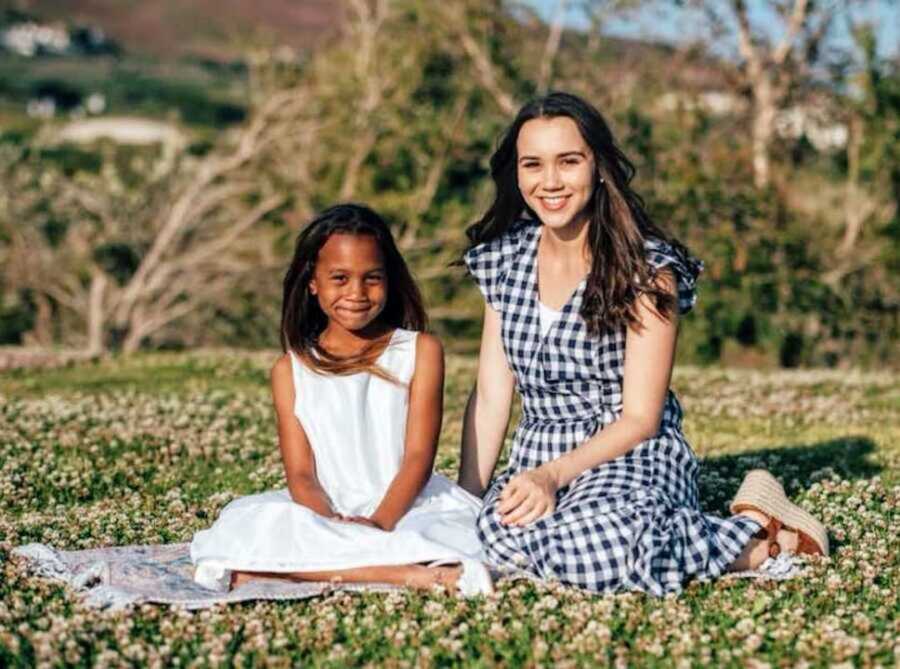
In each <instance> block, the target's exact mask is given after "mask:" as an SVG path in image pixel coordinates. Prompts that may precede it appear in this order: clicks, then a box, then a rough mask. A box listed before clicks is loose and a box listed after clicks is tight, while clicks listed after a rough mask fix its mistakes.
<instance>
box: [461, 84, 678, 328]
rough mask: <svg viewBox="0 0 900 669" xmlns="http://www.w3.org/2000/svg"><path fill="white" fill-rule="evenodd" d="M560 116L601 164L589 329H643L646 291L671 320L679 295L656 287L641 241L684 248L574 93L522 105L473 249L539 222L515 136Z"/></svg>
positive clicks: (584, 312)
mask: <svg viewBox="0 0 900 669" xmlns="http://www.w3.org/2000/svg"><path fill="white" fill-rule="evenodd" d="M561 116H564V117H567V118H570V119H572V120H573V121H574V122H575V125H577V126H578V130H579V132H580V133H581V136H582V138H583V139H584V141H585V142H586V143H587V145H588V146H589V147H590V149H591V152H592V153H593V154H594V165H595V166H596V168H595V169H596V171H595V173H594V192H593V195H592V196H591V199H590V201H589V202H588V204H587V206H586V213H587V215H588V217H589V223H588V233H587V244H588V245H589V247H590V251H591V269H590V272H589V274H588V279H587V285H586V287H585V292H584V298H583V300H582V305H581V317H582V318H583V319H584V320H585V322H586V323H587V327H588V331H589V332H591V333H594V334H597V333H600V332H602V331H604V330H608V329H615V328H619V327H622V326H624V325H638V326H639V322H638V318H637V314H636V299H637V297H638V296H639V295H641V294H642V293H645V294H647V295H649V296H650V297H651V299H652V300H653V302H654V304H655V307H656V310H657V312H659V314H660V315H662V316H663V317H666V318H668V317H669V316H670V315H671V313H672V310H673V309H675V306H676V300H675V298H674V297H673V296H672V295H671V294H669V293H668V292H666V291H665V290H663V289H661V288H660V287H659V286H658V285H657V283H656V281H657V275H658V272H657V271H656V270H655V269H654V268H653V267H652V266H650V265H649V264H648V263H647V261H646V259H645V250H644V241H645V240H646V239H648V238H657V239H661V240H664V241H667V242H669V243H671V244H673V245H674V246H675V247H676V248H678V249H679V250H681V251H683V252H685V253H686V252H687V250H686V249H685V248H684V247H683V246H682V245H681V244H680V243H679V242H678V241H677V240H675V239H673V238H671V237H669V236H668V235H666V234H665V233H664V232H663V231H662V230H661V229H660V228H659V227H657V226H656V225H655V224H654V223H653V221H651V220H650V217H649V216H648V215H647V212H646V210H645V208H644V202H643V200H642V199H641V198H640V196H638V194H637V193H635V192H634V191H633V190H631V187H630V185H629V184H630V183H631V180H632V179H633V178H634V174H635V168H634V166H633V165H632V164H631V162H630V161H629V160H628V159H627V158H626V157H625V154H623V153H622V151H621V150H620V149H619V147H618V146H616V143H615V139H614V138H613V135H612V132H611V131H610V129H609V125H608V124H607V123H606V121H605V120H604V118H603V116H602V115H601V114H600V112H599V111H597V109H596V108H595V107H593V106H592V105H591V104H590V103H588V102H586V101H585V100H583V99H581V98H579V97H578V96H576V95H572V94H570V93H560V92H553V93H550V94H548V95H546V96H545V97H541V98H537V99H535V100H532V101H531V102H529V103H527V104H526V105H525V106H524V107H522V109H520V110H519V113H518V115H517V116H516V118H515V120H514V121H513V122H512V124H511V125H510V126H509V128H507V130H506V132H505V133H504V134H503V136H502V137H501V139H500V142H499V145H498V147H497V150H496V151H495V152H494V155H493V156H491V177H492V178H493V180H494V184H495V186H496V196H495V199H494V202H493V204H491V206H490V208H489V209H488V210H487V213H485V215H484V216H483V217H482V218H481V220H479V221H477V222H476V223H474V224H473V225H471V226H470V227H469V228H468V229H467V230H466V235H467V237H468V238H469V248H471V247H473V246H475V245H476V244H480V243H482V242H487V241H490V240H492V239H496V238H497V237H499V236H500V235H502V234H503V233H504V232H505V231H506V230H507V229H509V227H510V226H511V225H512V224H513V223H515V222H516V221H517V220H519V219H521V218H522V216H523V215H525V214H526V213H527V214H528V215H529V216H531V217H532V218H534V219H535V220H539V218H538V216H537V215H536V214H535V212H533V211H531V210H530V209H529V207H528V206H527V205H526V204H525V200H524V198H523V197H522V194H521V192H520V191H519V184H518V179H517V174H516V165H517V161H518V155H517V151H516V141H517V140H518V138H519V131H520V130H521V129H522V126H523V125H525V123H527V122H528V121H531V120H532V119H537V118H556V117H561Z"/></svg>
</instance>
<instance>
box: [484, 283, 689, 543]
mask: <svg viewBox="0 0 900 669" xmlns="http://www.w3.org/2000/svg"><path fill="white" fill-rule="evenodd" d="M659 285H660V287H662V288H664V289H665V290H667V291H668V292H670V293H672V294H673V295H674V294H675V280H674V277H673V276H672V274H671V273H670V272H664V273H663V274H662V275H661V277H660V279H659ZM637 315H638V318H639V322H640V323H641V327H639V328H634V327H629V328H628V331H627V333H626V337H625V370H624V378H623V381H622V384H623V385H622V414H621V416H620V417H619V418H618V420H616V421H615V422H613V423H611V424H610V425H608V426H606V427H605V428H603V429H602V430H601V431H599V432H597V434H595V435H594V436H593V437H591V438H590V439H588V440H587V441H585V442H584V443H583V444H581V445H580V446H579V447H578V448H576V449H574V450H572V451H570V452H569V453H566V454H565V455H563V456H561V457H559V458H557V459H556V460H553V461H551V462H548V463H546V464H544V465H541V466H540V467H538V468H536V469H533V470H530V471H527V472H523V473H522V474H520V475H519V476H517V477H515V478H513V479H512V480H510V482H509V483H508V484H507V486H506V488H504V489H503V491H502V492H501V494H500V504H499V505H498V507H497V510H498V511H499V512H500V514H501V520H502V522H504V523H505V524H509V525H527V524H529V523H531V522H533V521H534V520H537V519H538V518H540V517H541V516H543V515H545V514H547V513H551V512H552V511H553V509H554V508H555V494H556V491H557V490H558V489H559V488H561V487H562V486H565V485H568V484H569V483H571V482H572V481H573V480H574V479H575V478H577V477H578V476H579V475H580V474H582V473H583V472H585V471H587V470H588V469H592V468H594V467H596V466H598V465H600V464H602V463H604V462H609V461H610V460H615V459H616V458H618V457H619V456H621V455H624V454H625V453H628V452H629V451H630V450H632V449H633V448H634V447H635V446H637V445H638V444H640V443H641V442H642V441H645V440H647V439H650V438H651V437H654V436H656V434H657V432H658V431H659V425H660V421H661V420H662V414H663V408H664V406H665V401H666V394H667V393H668V390H669V381H670V380H671V377H672V364H673V361H674V357H675V341H676V338H677V335H678V320H677V314H676V313H675V311H674V310H673V312H672V314H671V315H670V316H669V318H668V319H666V318H663V317H662V316H660V314H659V313H658V312H657V311H656V309H655V307H654V306H653V303H652V302H651V300H650V299H649V298H647V297H646V296H641V297H640V298H638V304H637Z"/></svg>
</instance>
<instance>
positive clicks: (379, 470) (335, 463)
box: [191, 329, 483, 589]
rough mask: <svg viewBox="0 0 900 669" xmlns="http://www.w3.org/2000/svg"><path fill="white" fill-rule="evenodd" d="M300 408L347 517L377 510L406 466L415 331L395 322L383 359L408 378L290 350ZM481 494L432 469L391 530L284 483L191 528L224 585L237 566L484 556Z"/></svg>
mask: <svg viewBox="0 0 900 669" xmlns="http://www.w3.org/2000/svg"><path fill="white" fill-rule="evenodd" d="M290 358H291V367H292V370H293V379H294V389H295V396H296V401H295V404H294V414H295V415H296V417H297V420H299V421H300V425H301V426H302V427H303V430H304V432H305V433H306V436H307V438H308V440H309V444H310V446H311V448H312V450H313V454H314V456H315V462H316V475H317V477H318V479H319V482H320V483H321V485H322V488H323V489H324V490H325V492H326V493H327V494H328V497H329V498H330V500H331V504H332V508H333V509H334V510H335V511H336V512H338V513H340V514H342V515H347V516H351V515H362V516H368V515H371V514H372V513H373V512H374V511H375V509H376V508H377V507H378V505H379V504H380V503H381V500H382V499H383V498H384V494H385V492H386V491H387V489H388V486H390V484H391V482H392V481H393V479H394V477H395V476H396V474H397V472H398V471H399V469H400V463H401V460H402V458H403V451H404V443H405V435H406V418H407V411H408V408H409V389H408V384H409V381H410V379H411V378H412V375H413V371H414V369H415V364H416V333H415V332H411V331H409V330H402V329H398V330H396V331H395V332H394V334H393V335H392V337H391V341H390V343H389V345H388V347H387V348H386V349H385V351H384V353H382V355H381V356H380V357H379V359H378V365H379V366H380V367H382V368H383V369H385V370H387V371H388V372H390V373H391V374H393V375H394V376H395V377H396V378H397V379H399V380H400V381H402V382H403V384H404V386H398V385H397V384H395V383H390V382H388V381H385V380H384V379H380V378H378V377H376V376H374V375H372V374H369V373H359V374H353V375H350V376H333V375H323V374H318V373H316V372H313V371H312V370H310V369H309V368H308V367H306V365H304V364H303V363H302V362H301V361H300V360H299V358H297V357H296V356H295V355H294V354H293V353H291V354H290ZM480 508H481V500H479V499H478V498H476V497H474V496H472V495H470V494H469V493H467V492H466V491H465V490H463V489H462V488H460V487H459V486H457V485H456V484H454V483H452V482H451V481H450V480H448V479H447V478H446V477H444V476H442V475H440V474H433V475H432V476H431V478H430V480H429V481H428V483H427V484H426V485H425V488H424V489H423V490H422V492H421V493H420V494H419V496H418V498H417V499H416V501H415V503H414V504H413V507H412V508H411V509H410V510H409V511H408V512H407V513H406V515H405V516H403V518H402V519H401V520H400V521H399V522H398V523H397V526H396V527H395V529H394V530H393V531H391V532H385V531H383V530H379V529H375V528H372V527H367V526H364V525H359V524H354V523H346V522H341V521H336V520H330V519H327V518H325V517H323V516H320V515H318V514H316V513H314V512H313V511H312V510H310V509H308V508H307V507H305V506H301V505H300V504H297V503H296V502H294V501H293V500H292V499H291V496H290V493H289V492H288V490H287V489H282V490H276V491H271V492H265V493H261V494H258V495H249V496H247V497H241V498H239V499H236V500H234V501H232V502H231V503H229V504H228V505H227V506H226V507H225V508H224V509H223V510H222V512H221V513H220V514H219V518H218V519H217V520H216V522H215V523H214V524H213V526H212V527H211V528H209V529H208V530H202V531H200V532H197V533H196V534H195V535H194V538H193V541H192V542H191V560H192V561H193V563H194V565H196V569H195V575H194V578H195V580H196V581H197V582H198V583H200V584H201V585H205V586H207V587H210V588H217V589H218V588H221V587H225V586H227V584H228V582H229V580H230V573H231V571H257V572H282V573H283V572H302V571H322V570H335V569H351V568H355V567H366V566H376V565H402V564H411V563H415V562H429V561H433V560H447V561H451V560H461V559H464V558H465V559H475V560H478V561H483V554H482V549H481V543H480V542H479V540H478V536H477V534H476V529H475V521H476V518H477V516H478V512H479V510H480Z"/></svg>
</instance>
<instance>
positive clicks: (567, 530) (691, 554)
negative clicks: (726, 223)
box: [465, 220, 759, 596]
mask: <svg viewBox="0 0 900 669" xmlns="http://www.w3.org/2000/svg"><path fill="white" fill-rule="evenodd" d="M539 238H540V225H539V224H538V223H536V222H534V221H529V220H522V221H519V222H518V223H516V224H515V225H513V226H512V227H511V228H510V229H509V230H508V231H507V232H506V233H505V234H504V235H502V236H501V237H499V238H497V239H495V240H492V241H490V242H487V243H485V244H480V245H478V246H475V247H473V248H472V249H470V250H469V251H468V252H467V253H466V255H465V262H466V265H467V266H468V269H469V273H470V274H471V275H472V277H473V278H474V279H475V281H476V283H477V284H478V286H479V288H480V289H481V291H482V293H483V294H484V297H485V300H486V302H487V303H488V304H489V305H490V306H491V307H492V308H493V309H494V310H495V311H497V312H498V313H499V314H500V316H501V321H502V328H501V333H502V339H503V346H504V350H505V352H506V356H507V360H508V361H509V363H510V366H511V368H512V370H513V373H514V375H515V379H516V388H517V390H518V392H519V394H520V395H521V397H522V409H523V416H522V420H521V422H520V423H519V425H518V427H517V428H516V431H515V435H514V437H513V446H512V453H511V454H510V464H509V467H508V469H507V470H506V471H504V472H503V473H502V474H500V476H499V477H498V478H497V479H496V480H495V481H494V482H493V484H492V485H491V487H490V489H489V490H488V492H487V494H486V496H485V503H484V507H483V509H482V511H481V514H480V516H479V519H478V531H479V535H480V537H481V541H482V543H483V544H484V547H485V551H486V553H487V556H488V559H489V560H490V561H491V563H492V565H493V566H495V567H497V568H499V569H501V570H510V571H521V570H524V571H526V572H529V573H531V574H533V575H535V576H538V577H541V578H546V579H558V580H560V581H563V582H565V583H567V584H570V585H574V586H578V587H582V588H585V589H588V590H591V591H595V592H609V591H615V590H639V591H643V592H648V593H651V594H654V595H660V596H661V595H664V594H666V593H669V592H678V591H680V590H681V588H682V587H683V585H684V583H685V582H686V581H687V580H689V579H690V578H693V577H705V578H710V577H715V576H718V575H719V574H721V573H722V572H723V571H724V570H725V568H726V567H727V566H728V565H729V564H730V563H731V562H732V561H733V560H734V559H735V558H736V557H737V556H738V555H739V554H740V553H741V551H742V550H743V548H744V546H745V545H746V544H747V542H748V541H749V540H750V538H751V537H752V536H753V534H754V533H756V532H757V531H758V530H759V525H758V524H756V523H755V522H754V521H752V520H749V519H747V518H745V517H743V516H734V517H731V518H728V519H722V518H717V517H715V516H711V515H708V514H704V513H702V512H701V511H700V506H699V501H698V493H697V469H698V462H697V458H696V457H695V455H694V453H693V452H692V451H691V448H690V446H689V445H688V444H687V442H686V441H685V439H684V436H683V435H682V432H681V417H682V412H681V407H680V405H679V404H678V400H677V399H676V398H675V395H674V394H672V392H671V391H670V392H669V394H668V397H667V399H666V403H665V408H664V414H663V420H662V424H661V427H660V431H659V433H658V434H657V436H656V437H654V438H653V439H649V440H647V441H644V442H642V443H641V444H639V445H638V446H637V447H636V448H634V449H633V450H632V451H630V452H629V453H627V454H626V455H624V456H622V457H620V458H617V459H616V460H613V461H612V462H608V463H604V464H603V465H601V466H599V467H596V468H594V469H592V470H589V471H586V472H584V473H582V474H581V475H580V476H579V477H578V478H576V479H575V480H574V481H572V483H571V484H569V485H568V486H566V487H565V488H563V489H561V490H560V491H559V492H558V493H557V506H556V511H555V512H554V513H553V514H552V515H551V516H547V517H545V518H542V519H540V520H538V521H536V522H534V523H532V524H531V525H529V526H528V527H524V528H516V527H505V526H503V525H501V524H500V523H499V519H498V515H497V511H496V504H497V499H498V495H499V493H500V491H501V490H502V489H503V487H504V486H505V485H506V483H507V482H508V481H509V480H510V478H512V477H513V476H514V475H515V474H517V473H519V472H521V471H523V470H526V469H530V468H534V467H537V466H539V465H541V464H543V463H545V462H547V461H549V460H553V459H555V458H558V457H559V456H561V455H562V454H564V453H566V452H567V451H569V450H571V449H573V448H575V447H576V446H578V445H579V444H581V443H583V442H584V441H585V440H586V439H588V438H589V437H590V436H592V435H593V434H594V433H596V432H597V431H598V430H600V429H602V428H603V427H604V426H606V425H609V424H610V423H612V422H613V421H615V420H616V418H617V417H618V416H619V415H620V414H621V411H622V378H623V371H624V361H625V331H624V329H622V330H620V331H614V332H608V333H605V334H603V335H601V336H593V335H590V334H589V333H588V332H587V328H586V326H585V323H584V321H583V319H582V318H581V317H580V315H579V313H578V312H579V310H580V308H581V301H582V296H583V293H584V287H585V284H584V282H582V284H581V285H580V286H579V287H578V288H577V289H576V290H575V292H574V294H573V295H572V297H571V298H570V299H569V302H568V303H567V304H566V305H565V306H564V307H563V309H562V313H561V315H560V318H559V320H558V321H557V322H556V323H555V324H554V325H553V327H552V329H551V330H550V331H549V332H548V333H547V335H546V336H542V335H541V328H540V322H539V311H538V286H537V271H536V261H537V246H538V240H539ZM646 252H647V255H646V257H647V261H648V262H649V263H650V264H652V265H653V266H655V267H657V268H662V267H667V268H670V269H671V270H673V272H674V274H675V277H676V281H677V286H678V304H679V310H680V311H682V312H686V311H688V310H690V309H691V307H693V305H694V302H695V300H696V291H695V282H696V279H697V275H698V274H699V273H700V271H701V269H702V265H701V263H700V262H699V261H697V260H696V259H694V258H690V257H687V256H685V255H684V254H682V253H680V252H679V251H677V250H676V249H675V248H674V247H672V246H671V245H669V244H668V243H666V242H663V241H662V240H656V239H653V240H649V241H648V242H647V244H646Z"/></svg>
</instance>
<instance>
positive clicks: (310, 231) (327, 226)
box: [281, 204, 428, 378]
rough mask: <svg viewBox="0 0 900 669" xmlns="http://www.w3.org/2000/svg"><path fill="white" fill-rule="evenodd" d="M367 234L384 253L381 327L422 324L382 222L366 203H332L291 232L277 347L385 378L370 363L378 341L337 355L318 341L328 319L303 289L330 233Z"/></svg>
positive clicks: (310, 360)
mask: <svg viewBox="0 0 900 669" xmlns="http://www.w3.org/2000/svg"><path fill="white" fill-rule="evenodd" d="M339 233H340V234H347V235H368V236H371V237H373V238H374V239H375V242H376V243H377V244H378V247H379V249H380V250H381V256H382V258H384V268H385V274H386V275H387V279H386V280H387V303H386V304H385V306H384V310H383V311H382V312H381V314H380V315H379V316H378V320H379V321H380V322H381V323H382V324H384V325H385V327H386V328H405V329H407V330H419V331H421V330H425V329H426V328H427V327H428V319H427V317H426V315H425V308H424V307H423V306H422V295H421V294H420V293H419V288H418V286H416V282H415V280H414V279H413V278H412V275H411V274H410V271H409V268H408V267H407V266H406V262H405V261H404V260H403V256H401V255H400V252H399V251H398V250H397V245H396V244H395V243H394V238H393V237H392V236H391V231H390V229H389V228H388V226H387V223H385V222H384V220H383V219H382V218H381V216H379V215H378V214H376V213H375V212H374V211H372V210H371V209H369V208H368V207H364V206H362V205H358V204H338V205H335V206H333V207H330V208H328V209H326V210H325V211H323V212H322V213H321V214H319V215H318V216H317V217H316V218H315V219H313V221H312V222H311V223H310V224H309V225H307V226H306V227H305V228H304V229H303V230H302V231H301V232H300V234H299V236H298V237H297V245H296V247H295V249H294V257H293V259H292V260H291V264H290V267H288V271H287V274H285V277H284V298H283V301H282V303H281V348H282V350H283V351H284V352H288V351H293V352H294V353H296V354H297V355H298V356H300V358H301V359H303V360H304V362H306V363H307V364H308V365H310V366H311V367H313V369H316V370H318V371H321V372H324V373H329V374H353V373H356V372H360V371H369V372H372V373H374V374H376V375H378V376H383V377H387V378H389V377H388V376H387V375H386V374H385V373H384V372H383V371H382V370H380V369H379V368H378V367H377V366H376V365H375V360H376V359H377V357H378V355H379V354H380V350H379V348H380V349H381V350H383V342H381V341H376V342H373V345H372V346H369V347H367V348H366V349H365V350H363V351H362V352H361V353H360V354H359V355H356V356H353V357H352V358H337V357H335V356H332V355H330V354H329V353H328V352H327V351H325V350H324V349H322V347H321V346H319V335H320V334H322V331H323V330H324V329H325V326H326V325H328V319H327V317H326V316H325V313H324V312H323V311H322V309H321V308H320V307H319V301H318V299H317V298H316V296H315V295H313V294H312V293H311V292H310V290H309V283H310V281H311V280H312V278H313V272H314V270H315V267H316V261H317V259H318V257H319V251H320V250H321V248H322V247H323V246H324V245H325V242H327V241H328V238H329V237H331V235H334V234H339Z"/></svg>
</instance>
